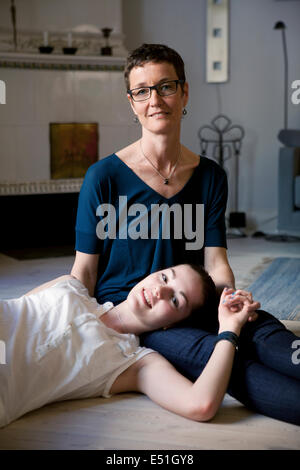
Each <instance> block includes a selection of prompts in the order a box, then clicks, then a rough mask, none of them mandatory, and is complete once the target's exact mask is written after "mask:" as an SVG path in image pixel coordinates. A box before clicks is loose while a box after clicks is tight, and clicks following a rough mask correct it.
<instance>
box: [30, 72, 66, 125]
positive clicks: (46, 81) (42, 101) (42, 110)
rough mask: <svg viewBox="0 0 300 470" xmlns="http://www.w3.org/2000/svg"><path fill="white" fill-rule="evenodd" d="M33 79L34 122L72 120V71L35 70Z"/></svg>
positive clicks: (47, 122)
mask: <svg viewBox="0 0 300 470" xmlns="http://www.w3.org/2000/svg"><path fill="white" fill-rule="evenodd" d="M34 81H35V108H36V115H35V118H36V122H37V123H38V124H47V125H48V124H49V123H50V122H73V121H74V107H75V106H74V87H73V84H74V72H67V71H56V70H50V71H49V70H48V71H47V70H36V71H35V75H34Z"/></svg>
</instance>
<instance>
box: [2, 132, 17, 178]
mask: <svg viewBox="0 0 300 470" xmlns="http://www.w3.org/2000/svg"><path fill="white" fill-rule="evenodd" d="M0 142H1V145H0V180H1V181H5V180H15V179H16V176H17V175H16V169H17V165H16V159H15V155H16V126H6V125H3V124H2V125H1V126H0Z"/></svg>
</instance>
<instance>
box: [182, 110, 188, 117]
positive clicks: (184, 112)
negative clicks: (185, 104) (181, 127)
mask: <svg viewBox="0 0 300 470" xmlns="http://www.w3.org/2000/svg"><path fill="white" fill-rule="evenodd" d="M186 115H187V110H186V109H185V108H183V110H182V116H186Z"/></svg>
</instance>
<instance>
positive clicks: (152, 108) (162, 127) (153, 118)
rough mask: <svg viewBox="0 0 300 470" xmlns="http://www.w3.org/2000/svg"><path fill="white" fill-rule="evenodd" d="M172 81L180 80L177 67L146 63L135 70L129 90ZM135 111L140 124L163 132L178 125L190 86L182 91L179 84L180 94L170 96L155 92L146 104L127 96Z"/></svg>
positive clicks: (166, 64)
mask: <svg viewBox="0 0 300 470" xmlns="http://www.w3.org/2000/svg"><path fill="white" fill-rule="evenodd" d="M169 80H178V76H177V74H176V71H175V68H174V66H173V65H172V64H170V63H168V62H160V63H156V62H147V63H145V64H144V65H143V66H139V67H134V68H133V69H132V70H131V72H130V75H129V81H130V89H131V90H132V89H134V88H140V87H147V86H153V85H158V84H161V83H164V82H167V81H169ZM127 96H128V99H129V101H130V104H131V107H132V110H133V112H134V113H135V114H136V116H137V117H138V119H139V121H140V123H141V125H142V126H143V127H144V128H145V129H147V130H149V131H152V132H154V133H162V132H164V131H165V132H166V131H167V130H170V129H172V128H173V127H174V124H177V125H178V124H179V123H180V122H181V118H182V110H183V108H184V107H185V106H186V104H187V100H188V85H187V83H185V84H184V89H183V91H182V88H181V85H180V84H178V87H177V92H176V93H175V94H173V95H169V96H160V95H159V94H158V93H157V91H156V90H152V91H151V96H150V98H149V99H148V100H145V101H139V102H136V101H133V99H132V98H131V97H130V95H127Z"/></svg>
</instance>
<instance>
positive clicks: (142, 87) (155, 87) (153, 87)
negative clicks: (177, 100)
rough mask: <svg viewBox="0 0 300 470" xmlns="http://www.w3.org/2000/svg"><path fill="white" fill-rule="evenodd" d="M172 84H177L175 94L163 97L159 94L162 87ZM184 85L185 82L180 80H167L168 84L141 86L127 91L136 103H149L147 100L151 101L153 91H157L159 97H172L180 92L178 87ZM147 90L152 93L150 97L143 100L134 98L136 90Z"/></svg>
mask: <svg viewBox="0 0 300 470" xmlns="http://www.w3.org/2000/svg"><path fill="white" fill-rule="evenodd" d="M170 82H171V83H176V90H175V91H174V92H172V93H169V94H167V95H165V94H163V95H162V94H161V93H159V90H158V88H159V87H161V86H163V85H165V84H166V83H170ZM184 83H185V80H179V79H178V80H167V81H166V82H162V83H159V84H158V85H152V86H141V87H138V88H132V89H131V90H127V93H128V94H129V95H130V97H131V98H132V99H133V101H135V102H140V101H147V100H149V99H150V98H151V92H152V90H156V92H157V94H158V95H159V96H171V95H175V93H176V92H177V90H178V85H184ZM145 88H146V89H147V90H149V92H150V94H149V97H148V98H143V99H142V100H135V99H134V97H133V96H132V92H133V91H135V90H143V89H145Z"/></svg>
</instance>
